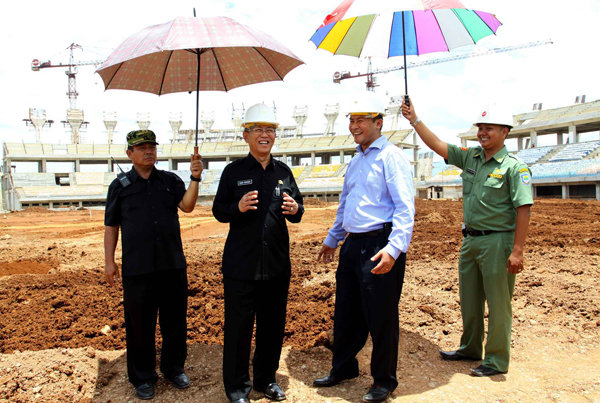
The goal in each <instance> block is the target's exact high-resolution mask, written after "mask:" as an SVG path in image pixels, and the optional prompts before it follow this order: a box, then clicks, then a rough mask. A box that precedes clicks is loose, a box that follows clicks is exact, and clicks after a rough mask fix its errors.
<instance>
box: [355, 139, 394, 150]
mask: <svg viewBox="0 0 600 403" xmlns="http://www.w3.org/2000/svg"><path fill="white" fill-rule="evenodd" d="M386 141H387V137H385V136H384V135H381V136H380V137H379V138H378V139H377V140H375V141H374V142H373V143H371V145H370V146H369V147H367V149H366V150H365V152H364V153H363V150H362V147H361V145H360V144H358V145H357V146H356V151H358V152H359V153H361V154H368V153H369V150H370V149H371V148H379V149H381V147H383V145H384V144H385V142H386Z"/></svg>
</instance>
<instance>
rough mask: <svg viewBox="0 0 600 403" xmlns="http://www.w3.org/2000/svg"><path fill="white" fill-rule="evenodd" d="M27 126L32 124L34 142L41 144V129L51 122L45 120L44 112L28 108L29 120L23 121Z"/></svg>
mask: <svg viewBox="0 0 600 403" xmlns="http://www.w3.org/2000/svg"><path fill="white" fill-rule="evenodd" d="M23 120H24V121H25V122H26V124H27V125H29V124H32V125H33V127H34V128H35V142H36V143H41V142H42V141H41V134H42V128H43V127H44V126H45V125H46V123H47V124H48V125H52V123H54V122H53V121H52V120H47V119H46V110H45V109H37V108H29V119H23Z"/></svg>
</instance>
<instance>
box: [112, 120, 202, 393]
mask: <svg viewBox="0 0 600 403" xmlns="http://www.w3.org/2000/svg"><path fill="white" fill-rule="evenodd" d="M157 144H158V143H157V142H156V135H155V134H154V133H153V132H152V131H150V130H136V131H132V132H130V133H128V134H127V156H128V157H129V158H130V159H131V161H132V162H133V169H132V170H131V171H129V172H128V173H127V174H125V173H121V174H120V175H119V176H118V177H117V179H115V180H114V181H113V182H112V183H111V184H110V186H109V188H108V196H107V200H106V211H105V216H104V225H105V232H104V252H105V269H104V272H105V274H106V280H107V281H108V283H109V284H110V285H112V286H113V287H116V284H115V280H118V279H119V277H120V275H119V271H118V267H117V264H116V263H115V249H116V246H117V240H118V238H119V228H121V233H122V249H123V305H124V310H125V331H126V344H127V374H128V376H129V381H130V382H131V383H132V384H133V385H134V386H135V388H136V396H137V397H138V398H140V399H143V400H148V399H152V398H153V397H154V384H155V383H156V381H157V380H158V375H157V373H156V369H155V366H156V362H155V357H156V349H155V340H154V335H155V331H156V317H157V313H158V312H160V316H159V322H160V331H161V334H162V338H163V343H162V354H161V363H160V370H161V372H162V373H163V375H164V376H165V378H167V379H168V380H170V381H171V382H172V384H173V385H174V386H175V387H177V388H180V389H185V388H187V387H189V385H190V380H189V378H188V377H187V376H186V374H185V372H184V369H183V366H184V363H185V359H186V356H187V346H186V338H187V325H186V314H187V274H186V261H185V257H184V255H183V247H182V244H181V233H180V229H179V216H178V215H177V208H178V207H179V208H180V209H181V210H182V211H184V212H186V213H189V212H191V211H193V210H194V207H195V205H196V200H197V198H198V182H200V176H201V174H202V161H201V160H200V155H198V154H195V155H192V156H191V167H190V169H191V173H192V176H191V178H190V179H191V182H190V186H189V188H188V190H187V191H186V190H185V184H184V183H183V181H182V180H181V179H180V178H179V177H178V176H177V175H175V174H173V173H171V172H166V171H160V170H158V169H156V168H155V167H154V164H155V163H156V145H157Z"/></svg>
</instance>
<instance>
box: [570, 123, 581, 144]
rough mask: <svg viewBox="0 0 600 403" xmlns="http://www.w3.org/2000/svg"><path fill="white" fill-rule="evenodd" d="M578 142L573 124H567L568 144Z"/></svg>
mask: <svg viewBox="0 0 600 403" xmlns="http://www.w3.org/2000/svg"><path fill="white" fill-rule="evenodd" d="M574 143H579V133H577V127H576V126H575V125H573V126H569V144H574Z"/></svg>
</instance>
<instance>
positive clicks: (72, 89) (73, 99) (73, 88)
mask: <svg viewBox="0 0 600 403" xmlns="http://www.w3.org/2000/svg"><path fill="white" fill-rule="evenodd" d="M75 49H83V48H82V47H81V46H79V45H77V44H75V43H72V44H71V45H69V47H67V50H69V63H66V64H63V63H58V64H52V62H51V61H49V60H48V61H47V62H42V63H40V61H39V60H38V59H33V61H32V62H31V70H33V71H40V69H46V68H50V67H68V68H69V69H68V70H67V71H65V74H66V75H67V77H69V91H68V92H67V95H68V96H69V109H77V96H78V95H79V93H78V92H77V81H76V79H75V75H76V74H77V67H78V66H88V65H94V66H99V65H101V64H102V63H104V60H90V61H85V62H76V61H75V58H74V57H73V51H74V50H75Z"/></svg>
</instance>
